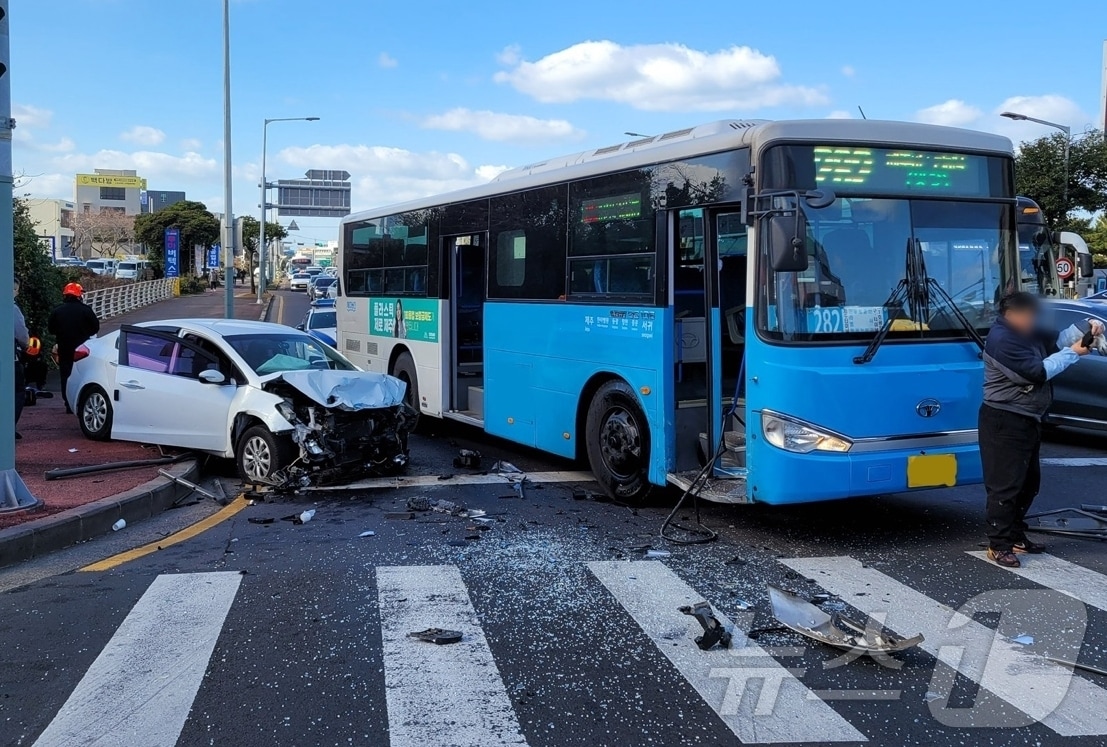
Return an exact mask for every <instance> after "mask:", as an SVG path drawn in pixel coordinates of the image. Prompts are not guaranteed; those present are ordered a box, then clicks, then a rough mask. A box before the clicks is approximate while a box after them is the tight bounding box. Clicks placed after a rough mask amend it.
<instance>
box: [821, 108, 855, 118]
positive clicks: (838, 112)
mask: <svg viewBox="0 0 1107 747" xmlns="http://www.w3.org/2000/svg"><path fill="white" fill-rule="evenodd" d="M826 118H827V119H853V112H848V111H846V110H845V109H835V110H834V111H832V112H831V113H830V114H827V115H826Z"/></svg>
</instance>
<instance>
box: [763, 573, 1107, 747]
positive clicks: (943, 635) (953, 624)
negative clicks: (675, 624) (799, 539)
mask: <svg viewBox="0 0 1107 747" xmlns="http://www.w3.org/2000/svg"><path fill="white" fill-rule="evenodd" d="M781 562H782V563H784V564H785V565H787V566H788V567H790V568H792V569H793V570H795V571H796V572H797V573H801V574H803V575H804V576H807V577H810V578H812V579H814V580H815V582H816V583H818V584H819V585H820V586H822V587H823V588H824V589H826V590H827V591H829V592H831V593H833V594H836V595H838V596H840V597H841V598H842V599H843V600H845V601H846V602H848V603H849V604H851V605H852V606H854V607H856V608H857V609H859V610H861V611H862V612H864V613H865V614H867V615H875V616H880V615H886V617H885V618H884V623H885V624H886V625H887V626H888V627H889V628H892V629H893V630H896V631H897V632H899V633H901V634H905V635H911V634H914V633H916V632H921V633H922V634H923V635H924V636H925V637H926V640H925V641H924V642H923V643H922V644H920V647H921V648H922V649H924V650H925V651H927V652H928V653H930V654H931V655H933V656H934V657H936V658H937V659H938V660H939V661H941V662H943V663H945V664H946V665H948V666H950V667H952V668H953V669H955V670H957V671H958V672H960V673H961V674H962V675H964V676H965V677H967V678H969V679H971V680H973V681H975V682H977V683H978V684H979V685H980V686H981V687H982V688H984V689H985V690H988V691H989V692H991V693H993V694H995V695H996V696H998V697H999V698H1000V699H1002V700H1004V701H1005V702H1007V703H1009V704H1010V705H1012V706H1014V707H1015V708H1018V709H1019V710H1020V711H1022V712H1023V713H1025V714H1026V715H1027V716H1029V717H1030V718H1031V719H1033V720H1035V721H1039V722H1041V723H1042V724H1044V725H1045V726H1047V727H1049V728H1050V729H1052V730H1053V731H1055V732H1057V733H1058V734H1060V735H1062V736H1091V735H1103V734H1107V690H1103V689H1101V688H1099V687H1097V686H1095V685H1094V684H1092V683H1091V682H1089V681H1088V680H1086V679H1083V678H1082V677H1073V676H1072V675H1071V672H1069V671H1068V670H1066V669H1064V668H1062V667H1060V666H1056V665H1053V664H1051V663H1050V662H1048V661H1047V660H1046V659H1044V658H1043V657H1041V656H1035V655H1033V654H1030V653H1028V652H1026V651H1025V650H1022V649H1021V648H1020V647H1019V646H1016V645H1013V644H1010V643H1008V642H1006V641H1004V640H1002V639H1001V638H999V637H998V636H997V635H996V633H995V631H994V630H992V629H991V628H988V627H986V626H985V625H982V624H980V623H978V622H975V621H974V620H970V619H969V618H967V617H965V616H964V615H961V614H959V613H957V612H956V611H955V610H953V609H951V608H950V607H947V606H946V605H944V604H941V603H940V602H937V601H935V600H933V599H931V598H930V597H927V596H926V595H924V594H922V593H921V592H918V591H915V590H914V589H912V588H910V587H908V586H905V585H904V584H901V583H900V582H898V581H896V580H895V579H893V578H890V577H889V576H886V575H884V574H883V573H881V572H880V571H877V570H875V569H873V568H869V567H866V566H864V565H862V564H861V563H860V562H859V561H857V560H855V559H854V558H851V557H848V556H843V557H828V558H792V559H788V560H782V561H781Z"/></svg>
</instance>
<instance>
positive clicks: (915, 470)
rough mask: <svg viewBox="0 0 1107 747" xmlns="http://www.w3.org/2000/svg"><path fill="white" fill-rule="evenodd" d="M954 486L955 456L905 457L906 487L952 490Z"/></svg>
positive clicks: (955, 474)
mask: <svg viewBox="0 0 1107 747" xmlns="http://www.w3.org/2000/svg"><path fill="white" fill-rule="evenodd" d="M956 484H957V455H956V454H923V455H920V456H909V457H907V487H909V488H937V487H942V486H946V487H951V488H952V487H953V486H954V485H956Z"/></svg>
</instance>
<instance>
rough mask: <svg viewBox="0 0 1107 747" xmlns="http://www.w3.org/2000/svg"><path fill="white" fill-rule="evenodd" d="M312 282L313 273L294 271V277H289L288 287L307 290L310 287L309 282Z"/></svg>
mask: <svg viewBox="0 0 1107 747" xmlns="http://www.w3.org/2000/svg"><path fill="white" fill-rule="evenodd" d="M310 282H311V275H309V274H307V273H306V272H297V273H293V275H292V277H290V278H289V279H288V289H289V290H294V291H296V290H300V291H306V290H307V289H308V283H310Z"/></svg>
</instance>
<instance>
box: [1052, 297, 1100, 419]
mask: <svg viewBox="0 0 1107 747" xmlns="http://www.w3.org/2000/svg"><path fill="white" fill-rule="evenodd" d="M1089 318H1091V319H1099V320H1100V321H1104V318H1103V317H1102V316H1100V315H1096V314H1091V313H1088V312H1085V311H1083V310H1081V311H1074V310H1069V309H1064V310H1059V311H1058V312H1057V321H1058V322H1059V325H1058V326H1059V327H1060V328H1061V329H1065V328H1067V327H1068V326H1070V325H1073V324H1076V325H1078V326H1079V325H1082V324H1083V322H1084V320H1085V319H1089ZM1050 416H1051V419H1052V420H1054V421H1055V422H1058V423H1061V424H1069V425H1080V424H1081V422H1082V421H1089V420H1090V421H1096V423H1098V424H1099V425H1098V426H1096V427H1105V428H1107V357H1104V356H1102V355H1100V354H1099V353H1097V352H1096V351H1094V350H1093V351H1092V352H1091V353H1089V354H1088V355H1085V356H1084V357H1082V358H1081V359H1080V361H1079V362H1078V363H1075V364H1073V365H1072V366H1070V367H1069V368H1068V369H1066V370H1065V371H1064V372H1062V373H1061V374H1059V375H1058V376H1057V377H1055V378H1054V379H1053V406H1052V407H1051V408H1050ZM1086 424H1088V425H1095V424H1094V423H1086Z"/></svg>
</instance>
